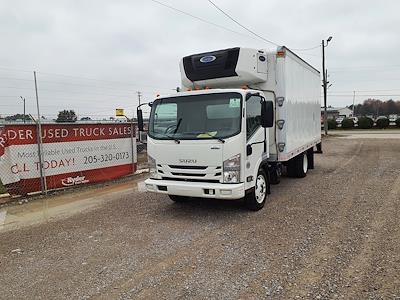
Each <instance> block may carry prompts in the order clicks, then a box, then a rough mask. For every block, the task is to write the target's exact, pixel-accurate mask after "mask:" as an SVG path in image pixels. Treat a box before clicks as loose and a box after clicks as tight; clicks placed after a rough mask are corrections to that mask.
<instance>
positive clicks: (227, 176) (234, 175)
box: [223, 154, 240, 183]
mask: <svg viewBox="0 0 400 300" xmlns="http://www.w3.org/2000/svg"><path fill="white" fill-rule="evenodd" d="M223 171H224V173H223V174H224V182H225V183H238V182H240V154H236V155H235V156H232V157H231V158H230V159H227V160H225V161H224V165H223Z"/></svg>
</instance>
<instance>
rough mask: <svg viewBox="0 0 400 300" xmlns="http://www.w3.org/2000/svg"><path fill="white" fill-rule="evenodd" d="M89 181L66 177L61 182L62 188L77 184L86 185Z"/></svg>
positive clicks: (78, 177)
mask: <svg viewBox="0 0 400 300" xmlns="http://www.w3.org/2000/svg"><path fill="white" fill-rule="evenodd" d="M88 182H89V180H87V179H85V176H76V177H68V178H64V179H62V180H61V183H62V185H63V186H73V185H77V184H84V183H88Z"/></svg>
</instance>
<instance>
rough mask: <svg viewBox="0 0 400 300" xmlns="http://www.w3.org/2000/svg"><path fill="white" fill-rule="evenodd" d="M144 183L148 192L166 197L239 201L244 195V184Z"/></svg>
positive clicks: (168, 181) (153, 180)
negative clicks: (166, 195) (165, 195)
mask: <svg viewBox="0 0 400 300" xmlns="http://www.w3.org/2000/svg"><path fill="white" fill-rule="evenodd" d="M144 183H145V185H146V190H147V191H148V192H155V193H161V194H168V195H177V196H186V197H199V198H213V199H240V198H243V197H244V195H245V191H244V183H233V184H222V183H210V182H188V181H174V180H155V179H147V180H145V182H144Z"/></svg>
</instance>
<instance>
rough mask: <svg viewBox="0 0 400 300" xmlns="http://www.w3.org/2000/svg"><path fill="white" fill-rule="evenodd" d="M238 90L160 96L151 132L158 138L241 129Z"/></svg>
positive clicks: (204, 136) (228, 133)
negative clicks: (235, 91)
mask: <svg viewBox="0 0 400 300" xmlns="http://www.w3.org/2000/svg"><path fill="white" fill-rule="evenodd" d="M241 107H242V96H241V94H239V93H218V94H202V95H191V96H181V97H171V98H163V99H157V100H155V101H154V102H153V106H152V109H151V115H150V126H149V136H150V137H152V138H156V139H216V138H219V139H222V138H227V137H230V136H233V135H236V134H238V133H239V132H240V124H241Z"/></svg>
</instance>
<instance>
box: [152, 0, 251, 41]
mask: <svg viewBox="0 0 400 300" xmlns="http://www.w3.org/2000/svg"><path fill="white" fill-rule="evenodd" d="M151 1H152V2H155V3H157V4H159V5H162V6H164V7H167V8H169V9H172V10H174V11H176V12H179V13H181V14H184V15H186V16H189V17H192V18H194V19H196V20H199V21H201V22H203V23H207V24H209V25H213V26H216V27H219V28H221V29H224V30H227V31H230V32H232V33H235V34H239V35H242V36H246V37H251V38H252V36H249V35H247V34H244V33H241V32H237V31H235V30H232V29H230V28H227V27H225V26H222V25H219V24H216V23H214V22H211V21H208V20H206V19H203V18H200V17H197V16H195V15H192V14H191V13H188V12H186V11H183V10H181V9H179V8H175V7H173V6H171V5H168V4H165V3H163V2H160V1H157V0H151Z"/></svg>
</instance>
